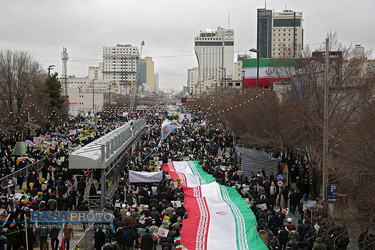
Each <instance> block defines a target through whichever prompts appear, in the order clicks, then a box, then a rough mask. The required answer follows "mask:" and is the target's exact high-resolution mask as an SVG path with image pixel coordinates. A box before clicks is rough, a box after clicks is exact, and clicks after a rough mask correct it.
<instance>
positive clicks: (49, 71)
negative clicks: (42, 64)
mask: <svg viewBox="0 0 375 250" xmlns="http://www.w3.org/2000/svg"><path fill="white" fill-rule="evenodd" d="M54 67H55V65H50V66H48V68H47V69H48V76H50V75H51V69H53V68H54Z"/></svg>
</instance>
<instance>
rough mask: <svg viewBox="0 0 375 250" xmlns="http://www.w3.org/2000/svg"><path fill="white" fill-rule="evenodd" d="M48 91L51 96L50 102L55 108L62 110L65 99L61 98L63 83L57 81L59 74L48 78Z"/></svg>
mask: <svg viewBox="0 0 375 250" xmlns="http://www.w3.org/2000/svg"><path fill="white" fill-rule="evenodd" d="M46 84H47V90H48V93H49V95H50V98H51V99H50V102H51V105H52V108H53V107H57V108H59V109H60V108H62V106H63V105H64V102H65V99H64V98H62V97H61V83H60V81H59V80H58V79H57V73H55V74H53V75H52V76H48V77H47V80H46Z"/></svg>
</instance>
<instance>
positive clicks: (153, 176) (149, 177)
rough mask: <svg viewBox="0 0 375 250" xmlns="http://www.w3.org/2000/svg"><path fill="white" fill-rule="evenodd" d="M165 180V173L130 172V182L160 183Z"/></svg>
mask: <svg viewBox="0 0 375 250" xmlns="http://www.w3.org/2000/svg"><path fill="white" fill-rule="evenodd" d="M162 180H163V172H137V171H132V170H129V182H159V181H162Z"/></svg>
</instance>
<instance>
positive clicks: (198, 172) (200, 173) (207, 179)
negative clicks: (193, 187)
mask: <svg viewBox="0 0 375 250" xmlns="http://www.w3.org/2000/svg"><path fill="white" fill-rule="evenodd" d="M188 164H189V167H190V169H191V171H192V172H193V174H194V175H195V176H197V177H199V182H200V184H201V185H204V184H208V183H211V182H214V181H216V179H215V177H213V176H212V175H210V174H208V173H207V172H206V171H204V170H203V169H202V167H201V166H200V165H199V161H188Z"/></svg>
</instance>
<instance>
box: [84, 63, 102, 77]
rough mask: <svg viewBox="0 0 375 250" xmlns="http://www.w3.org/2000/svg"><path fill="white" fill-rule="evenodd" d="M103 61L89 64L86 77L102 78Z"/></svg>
mask: <svg viewBox="0 0 375 250" xmlns="http://www.w3.org/2000/svg"><path fill="white" fill-rule="evenodd" d="M103 67H104V66H103V63H102V62H99V66H90V67H89V74H88V77H89V79H90V80H104V76H103Z"/></svg>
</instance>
